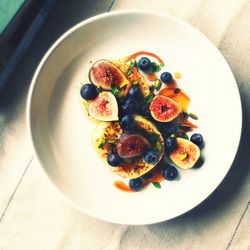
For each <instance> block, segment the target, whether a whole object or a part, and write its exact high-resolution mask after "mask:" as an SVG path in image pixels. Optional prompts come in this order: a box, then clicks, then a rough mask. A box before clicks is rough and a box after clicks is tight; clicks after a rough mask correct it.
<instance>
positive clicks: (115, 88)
mask: <svg viewBox="0 0 250 250" xmlns="http://www.w3.org/2000/svg"><path fill="white" fill-rule="evenodd" d="M120 90H121V88H120V87H119V86H117V85H115V84H111V92H112V94H113V95H114V96H117V95H118V94H119V92H120Z"/></svg>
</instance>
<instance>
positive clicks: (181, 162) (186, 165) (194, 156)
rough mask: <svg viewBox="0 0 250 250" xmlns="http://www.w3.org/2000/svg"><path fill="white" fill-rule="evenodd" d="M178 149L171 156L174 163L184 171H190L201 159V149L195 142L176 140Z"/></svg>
mask: <svg viewBox="0 0 250 250" xmlns="http://www.w3.org/2000/svg"><path fill="white" fill-rule="evenodd" d="M176 142H177V149H176V150H174V151H172V152H171V153H170V155H169V157H170V159H171V160H172V162H173V163H174V164H175V165H176V166H177V167H180V168H182V169H190V168H192V167H193V166H194V165H195V163H196V162H197V161H198V159H199V158H200V149H199V147H198V146H197V145H196V144H194V143H193V142H191V141H189V140H187V139H183V138H178V137H177V138H176Z"/></svg>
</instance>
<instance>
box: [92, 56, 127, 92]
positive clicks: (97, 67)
mask: <svg viewBox="0 0 250 250" xmlns="http://www.w3.org/2000/svg"><path fill="white" fill-rule="evenodd" d="M89 79H90V81H91V82H92V83H93V84H94V85H96V86H98V87H101V88H103V89H105V90H110V89H111V85H115V86H119V87H120V88H121V87H123V86H125V85H127V84H128V83H129V81H128V79H127V78H126V76H125V75H124V74H123V73H122V71H121V70H120V69H119V68H118V67H116V66H115V65H114V64H113V63H111V62H110V61H107V60H98V61H96V62H95V63H94V64H93V66H92V67H91V68H90V70H89Z"/></svg>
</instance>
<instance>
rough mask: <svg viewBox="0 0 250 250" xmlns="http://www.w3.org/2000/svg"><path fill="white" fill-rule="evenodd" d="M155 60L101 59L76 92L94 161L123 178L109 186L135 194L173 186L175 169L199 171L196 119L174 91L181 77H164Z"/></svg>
mask: <svg viewBox="0 0 250 250" xmlns="http://www.w3.org/2000/svg"><path fill="white" fill-rule="evenodd" d="M165 68H167V65H165V64H164V61H163V60H162V59H161V58H160V57H159V56H157V55H155V54H153V53H151V52H146V51H139V52H136V53H134V54H132V55H129V56H127V57H125V58H123V59H120V60H106V59H101V60H98V61H95V62H94V63H93V64H92V66H91V67H90V69H89V74H88V78H89V79H88V82H86V83H83V84H82V86H81V89H80V95H81V103H82V107H83V109H84V110H85V113H86V114H87V117H88V118H89V119H90V120H91V121H92V122H95V123H96V128H95V130H94V131H93V136H92V144H93V146H94V148H95V150H96V152H97V154H98V155H99V157H100V158H101V159H102V160H103V161H104V162H105V163H106V165H107V166H108V167H109V169H110V170H111V171H112V172H114V173H115V174H117V175H119V176H121V177H123V178H124V179H123V180H117V181H115V182H114V185H115V186H116V187H117V188H119V189H120V190H123V191H138V190H141V189H142V188H143V187H145V186H147V185H148V184H150V183H152V184H153V185H154V186H155V187H156V188H161V182H162V181H165V180H167V181H173V180H176V179H177V177H178V175H179V170H180V169H191V168H197V167H200V166H201V164H202V163H203V160H202V158H201V149H202V148H203V147H204V140H203V136H202V135H201V134H200V133H196V132H195V129H197V126H196V125H195V124H194V122H195V120H197V119H198V117H197V115H195V114H193V113H190V112H189V111H188V108H189V104H190V98H189V96H188V95H187V93H186V92H185V91H184V90H183V89H181V88H180V86H179V84H178V81H179V79H180V78H181V77H182V76H181V74H180V73H178V72H175V73H173V72H168V71H166V70H165Z"/></svg>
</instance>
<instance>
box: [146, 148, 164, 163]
mask: <svg viewBox="0 0 250 250" xmlns="http://www.w3.org/2000/svg"><path fill="white" fill-rule="evenodd" d="M159 159H160V156H159V153H158V152H157V151H156V150H154V149H150V150H148V151H147V152H146V154H145V155H144V160H145V162H147V163H148V164H155V163H157V162H158V161H159Z"/></svg>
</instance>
